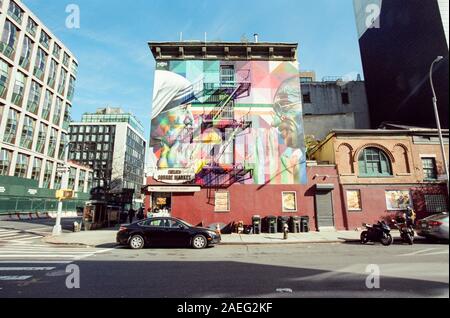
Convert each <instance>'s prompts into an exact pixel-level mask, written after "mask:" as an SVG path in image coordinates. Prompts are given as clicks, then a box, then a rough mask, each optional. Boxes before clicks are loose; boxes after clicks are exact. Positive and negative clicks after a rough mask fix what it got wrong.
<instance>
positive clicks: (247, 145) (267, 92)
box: [151, 61, 306, 184]
mask: <svg viewBox="0 0 450 318" xmlns="http://www.w3.org/2000/svg"><path fill="white" fill-rule="evenodd" d="M302 118H303V117H302V104H301V92H300V81H299V77H298V66H297V64H296V63H294V62H269V61H250V62H249V61H227V62H223V61H167V62H159V63H158V64H157V70H156V73H155V87H154V96H153V112H152V123H151V146H152V147H153V150H154V155H155V157H156V159H157V168H158V169H168V168H184V169H192V170H194V171H195V172H196V173H199V172H200V171H202V169H204V168H205V167H207V166H210V165H216V166H223V167H227V168H228V167H231V166H237V165H239V166H242V167H245V169H248V170H251V171H252V178H251V179H247V180H245V181H242V182H243V183H247V184H305V183H306V156H305V150H304V132H303V120H302ZM244 121H245V122H250V123H251V125H249V126H246V127H244V128H242V127H240V126H239V123H243V122H244ZM212 122H213V123H212ZM226 123H228V124H226ZM206 124H208V125H206Z"/></svg>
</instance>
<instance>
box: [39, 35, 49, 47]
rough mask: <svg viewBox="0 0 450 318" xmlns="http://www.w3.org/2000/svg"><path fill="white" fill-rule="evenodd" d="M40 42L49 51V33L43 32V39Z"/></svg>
mask: <svg viewBox="0 0 450 318" xmlns="http://www.w3.org/2000/svg"><path fill="white" fill-rule="evenodd" d="M39 42H40V43H41V44H42V46H43V47H45V48H46V49H47V50H48V49H49V48H50V37H49V35H48V34H47V33H45V32H44V31H41V38H40V39H39Z"/></svg>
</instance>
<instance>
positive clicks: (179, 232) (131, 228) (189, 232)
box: [117, 217, 221, 249]
mask: <svg viewBox="0 0 450 318" xmlns="http://www.w3.org/2000/svg"><path fill="white" fill-rule="evenodd" d="M220 240H221V237H220V234H219V233H216V232H215V231H212V230H210V229H207V228H202V227H195V226H192V225H190V224H189V223H187V222H185V221H183V220H180V219H176V218H171V217H157V218H150V219H146V220H143V221H139V222H136V223H133V224H127V225H122V226H121V227H120V229H119V232H118V233H117V243H119V244H120V245H128V246H129V247H130V248H132V249H141V248H144V247H145V246H165V247H193V248H195V249H202V248H206V247H208V246H211V245H215V244H219V243H220Z"/></svg>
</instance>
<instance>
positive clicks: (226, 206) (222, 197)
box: [214, 191, 230, 212]
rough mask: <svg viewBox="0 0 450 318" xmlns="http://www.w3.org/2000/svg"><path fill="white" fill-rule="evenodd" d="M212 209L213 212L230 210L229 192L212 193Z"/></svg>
mask: <svg viewBox="0 0 450 318" xmlns="http://www.w3.org/2000/svg"><path fill="white" fill-rule="evenodd" d="M214 211H215V212H230V193H229V192H221V191H220V192H216V194H215V195H214Z"/></svg>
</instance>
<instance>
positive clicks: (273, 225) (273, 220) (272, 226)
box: [267, 215, 277, 233]
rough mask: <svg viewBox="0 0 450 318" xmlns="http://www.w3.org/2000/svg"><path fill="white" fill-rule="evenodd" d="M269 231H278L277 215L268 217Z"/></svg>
mask: <svg viewBox="0 0 450 318" xmlns="http://www.w3.org/2000/svg"><path fill="white" fill-rule="evenodd" d="M267 231H268V232H269V233H277V217H276V216H273V215H269V216H268V217H267Z"/></svg>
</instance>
